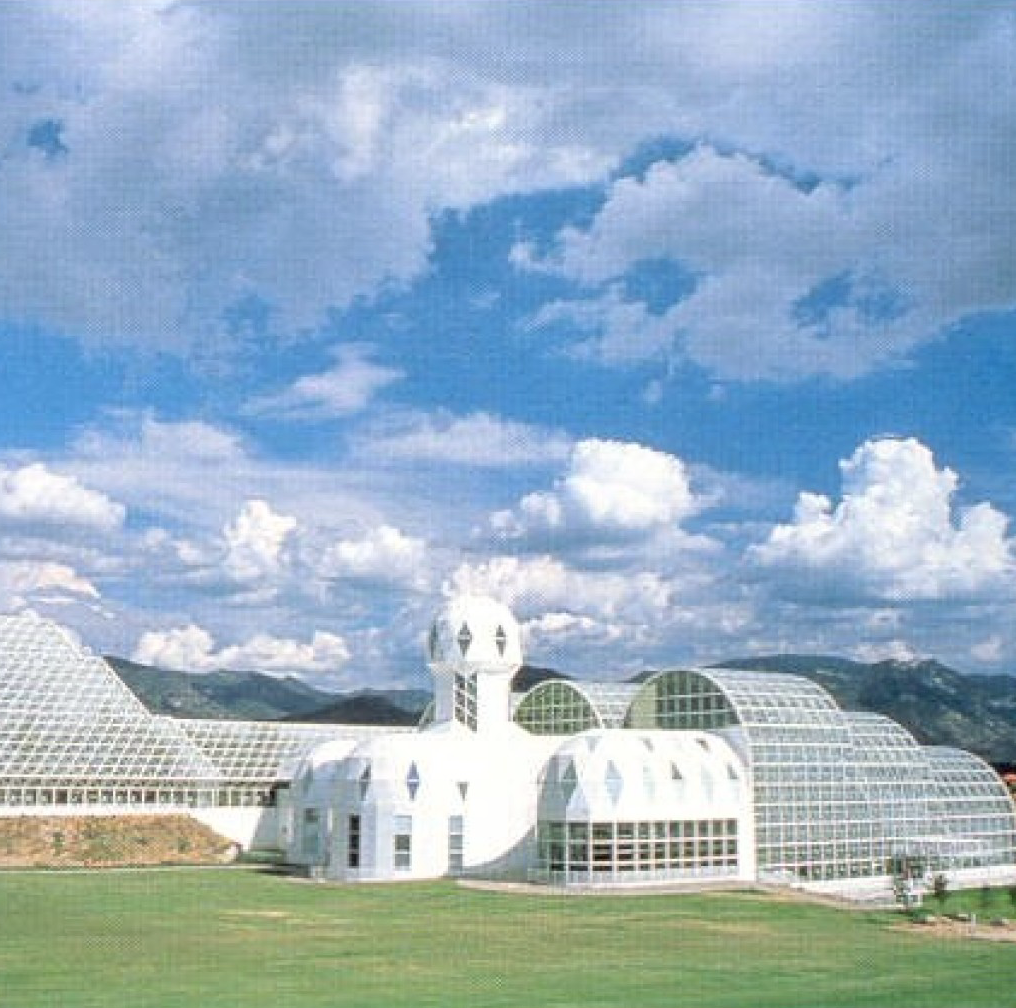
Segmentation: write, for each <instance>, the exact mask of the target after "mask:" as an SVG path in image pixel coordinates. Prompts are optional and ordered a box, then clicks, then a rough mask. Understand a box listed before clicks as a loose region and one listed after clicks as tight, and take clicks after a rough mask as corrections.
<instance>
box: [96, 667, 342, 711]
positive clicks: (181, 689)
mask: <svg viewBox="0 0 1016 1008" xmlns="http://www.w3.org/2000/svg"><path fill="white" fill-rule="evenodd" d="M106 662H107V663H108V664H109V666H110V667H111V668H112V669H113V671H114V672H116V674H117V675H118V676H119V677H120V678H121V679H122V680H123V681H124V682H125V683H126V684H127V686H128V687H129V688H130V689H131V691H132V692H133V693H134V694H135V696H137V698H138V699H139V700H140V701H141V702H142V703H143V704H144V705H145V706H146V707H147V708H148V709H149V710H150V711H151V712H152V713H153V714H166V715H169V716H171V717H187V718H225V719H229V720H250V721H274V720H277V719H279V718H284V717H290V716H293V715H301V714H309V713H310V712H311V711H315V710H319V709H320V708H322V707H324V706H325V705H326V704H328V703H331V702H332V701H333V700H334V699H335V694H334V693H327V692H325V691H324V690H319V689H315V688H314V687H313V686H308V685H307V683H305V682H304V681H303V680H302V679H298V678H297V677H296V676H285V677H278V676H269V675H264V674H263V673H260V672H203V673H201V674H200V675H197V674H195V673H193V672H174V671H172V670H170V669H158V668H152V667H151V666H149V665H139V664H138V663H137V662H131V661H127V660H126V659H124V658H114V657H107V658H106Z"/></svg>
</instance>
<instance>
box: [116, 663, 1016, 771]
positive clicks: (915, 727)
mask: <svg viewBox="0 0 1016 1008" xmlns="http://www.w3.org/2000/svg"><path fill="white" fill-rule="evenodd" d="M106 660H107V661H108V662H109V664H110V666H111V667H112V668H113V669H114V671H115V672H116V673H117V674H118V675H119V676H120V678H121V679H123V681H124V682H125V683H126V684H127V685H128V686H129V687H130V689H131V690H132V691H133V692H134V693H135V694H136V695H137V696H138V698H139V699H140V700H141V701H142V702H143V703H144V704H145V706H146V707H148V708H149V710H151V711H152V712H153V713H156V714H167V715H171V716H174V717H196V718H227V719H245V720H266V721H271V720H286V721H307V722H318V723H338V724H389V725H412V724H415V723H416V722H417V721H418V720H419V717H420V714H421V712H422V711H423V708H424V707H425V706H426V704H427V702H428V701H429V700H430V697H431V694H430V692H429V691H428V690H423V689H388V690H373V689H364V690H356V691H353V692H349V693H331V692H326V691H324V690H320V689H317V688H315V687H313V686H310V685H308V684H307V683H306V682H304V681H303V680H302V679H300V678H298V677H297V676H269V675H265V674H263V673H258V672H207V673H202V674H200V675H198V674H194V673H189V672H176V671H170V670H165V669H155V668H151V667H149V666H145V665H139V664H137V663H135V662H129V661H126V660H124V659H121V658H115V657H107V659H106ZM720 665H721V666H722V667H724V668H736V669H757V670H761V671H772V672H786V673H794V674H797V675H802V676H805V677H806V678H809V679H812V680H813V681H815V682H817V683H818V684H819V685H821V686H823V687H825V688H826V689H827V690H828V691H829V692H830V693H831V694H832V695H833V697H834V698H835V699H836V701H837V702H838V703H839V704H840V706H841V707H843V708H845V709H848V710H868V711H874V712H876V713H879V714H885V715H886V716H888V717H891V718H892V719H893V720H895V721H898V722H900V724H902V725H904V726H905V727H906V728H908V729H909V730H910V731H911V732H913V734H914V736H915V737H916V738H917V739H918V741H920V742H922V743H924V744H926V745H954V746H959V747H961V748H964V749H969V750H971V751H972V752H975V753H977V754H978V755H979V756H982V757H983V758H985V759H987V760H988V761H989V762H992V763H995V764H996V765H1008V764H1012V763H1016V676H1009V675H992V676H985V675H966V674H964V673H961V672H957V671H956V670H955V669H951V668H948V667H947V666H945V665H942V664H940V663H939V662H936V661H932V660H921V661H881V662H875V663H871V664H867V663H863V662H855V661H850V660H849V659H846V658H837V657H832V656H828V655H772V656H767V657H761V658H758V657H756V658H737V659H731V660H728V661H724V662H722V663H720ZM648 674H649V673H642V674H640V675H639V676H636V677H634V678H635V679H643V678H645V676H646V675H648ZM551 678H561V679H568V678H570V677H569V676H567V675H564V674H562V673H559V672H556V671H554V670H553V669H547V668H539V667H536V666H523V667H522V669H520V670H519V672H518V673H517V675H516V677H515V680H514V682H513V688H514V689H515V690H516V691H522V690H525V689H529V688H531V687H532V686H533V685H535V684H536V683H538V682H542V681H543V680H545V679H551Z"/></svg>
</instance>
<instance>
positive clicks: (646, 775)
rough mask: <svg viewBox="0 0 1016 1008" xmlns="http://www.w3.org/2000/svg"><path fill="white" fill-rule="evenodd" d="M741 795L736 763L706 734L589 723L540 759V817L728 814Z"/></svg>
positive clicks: (742, 787)
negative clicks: (588, 727)
mask: <svg viewBox="0 0 1016 1008" xmlns="http://www.w3.org/2000/svg"><path fill="white" fill-rule="evenodd" d="M747 801H748V790H747V787H746V781H745V774H744V772H743V767H742V764H741V761H740V760H739V759H738V757H737V755H736V754H735V753H734V751H733V749H731V747H730V746H729V745H728V744H727V742H726V741H725V740H724V739H722V738H720V737H719V736H717V735H712V734H709V733H707V732H695V731H685V732H661V731H646V732H641V731H631V730H624V731H621V730H609V729H594V730H591V731H586V732H582V733H581V734H579V735H576V736H573V737H572V738H570V739H569V740H568V741H567V742H564V743H563V744H562V745H561V746H559V747H558V749H557V750H556V751H555V753H554V755H553V757H552V758H551V759H550V761H549V763H548V764H547V767H546V771H545V774H544V780H543V785H542V788H541V792H540V799H539V802H540V818H541V819H571V818H575V819H590V820H596V819H604V820H611V819H617V820H621V819H625V820H655V819H684V818H732V817H735V816H737V815H738V814H739V813H740V811H741V810H742V808H743V807H744V806H745V804H746V803H747Z"/></svg>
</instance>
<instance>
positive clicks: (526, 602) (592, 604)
mask: <svg viewBox="0 0 1016 1008" xmlns="http://www.w3.org/2000/svg"><path fill="white" fill-rule="evenodd" d="M446 587H447V590H448V591H449V592H452V593H458V592H462V593H465V594H474V595H491V596H493V597H494V598H497V599H499V600H500V601H502V602H504V603H505V604H506V605H508V606H512V607H517V608H518V610H519V611H520V613H521V614H523V615H530V614H539V613H544V612H546V611H547V610H555V609H559V610H563V611H565V612H569V613H572V614H573V615H582V614H587V615H592V616H595V617H597V618H599V619H601V620H607V621H612V620H619V619H623V620H624V621H625V622H628V623H633V624H643V625H651V624H652V623H654V622H655V621H656V620H657V618H658V617H659V614H660V613H662V612H664V611H665V610H666V609H667V607H668V606H670V605H671V603H672V601H673V599H674V594H675V588H674V586H673V585H671V584H669V583H668V582H667V580H666V579H665V578H664V577H663V576H661V575H660V574H658V573H655V572H651V571H642V572H624V573H618V572H614V571H579V570H575V569H573V568H571V567H568V566H567V565H566V564H564V563H563V562H562V561H560V560H558V559H556V558H554V557H551V556H549V555H542V556H535V557H527V558H524V559H520V558H518V557H506V556H498V557H493V558H491V559H490V560H487V561H482V562H480V563H469V562H467V563H463V564H461V565H460V566H459V567H457V568H456V569H455V570H454V571H453V572H452V574H451V576H450V578H449V580H448V584H447V586H446Z"/></svg>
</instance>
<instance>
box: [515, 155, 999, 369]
mask: <svg viewBox="0 0 1016 1008" xmlns="http://www.w3.org/2000/svg"><path fill="white" fill-rule="evenodd" d="M878 184H880V183H876V182H870V183H869V182H868V181H862V182H859V183H857V184H856V185H854V186H846V185H839V184H836V183H830V182H822V183H818V184H816V185H814V186H809V187H802V186H801V185H800V184H798V183H797V182H795V181H794V180H792V179H790V178H788V177H786V176H784V175H780V174H778V173H776V172H775V171H774V170H772V169H771V168H769V167H767V166H766V165H765V164H764V163H763V161H762V160H761V159H756V158H751V157H748V156H746V155H744V154H739V153H720V152H719V151H717V150H715V149H713V148H711V147H708V146H701V147H699V148H697V149H696V150H694V151H692V152H691V153H689V154H687V155H686V156H684V157H682V158H680V159H678V160H677V161H674V162H669V161H661V162H657V163H656V164H654V165H653V166H652V167H651V168H650V169H649V170H648V171H647V172H646V174H645V176H644V177H641V178H634V177H625V178H621V179H618V180H617V181H616V182H614V183H613V185H612V186H611V188H610V191H609V193H608V197H607V200H606V202H605V203H604V205H603V207H602V208H601V209H600V211H599V212H598V213H597V215H596V216H595V218H594V219H593V221H592V223H591V224H590V225H589V227H588V228H586V229H584V230H579V229H577V228H574V227H568V228H565V229H564V230H563V231H562V232H561V233H560V235H559V241H558V247H557V249H556V250H555V251H554V252H552V253H551V255H550V257H549V258H548V259H547V260H545V261H544V262H543V263H542V264H541V268H553V267H555V266H556V268H557V269H559V270H560V271H561V272H563V273H564V274H566V275H567V276H569V277H572V278H574V279H576V280H578V281H580V282H582V283H584V284H587V285H602V284H606V285H607V286H606V289H604V290H602V291H599V292H597V293H594V294H592V295H590V296H588V297H587V298H585V299H577V300H576V299H573V300H569V301H560V302H556V303H553V304H549V305H545V306H544V307H543V308H542V309H540V310H539V311H538V312H537V313H536V314H535V315H534V317H533V319H532V321H531V325H533V326H536V327H547V326H552V325H555V324H560V323H562V322H564V323H567V324H568V325H569V326H571V327H572V328H573V329H575V330H577V331H578V333H580V334H581V339H580V341H579V343H578V345H577V351H578V352H581V353H583V354H584V355H587V356H592V357H594V358H595V359H597V360H600V361H602V362H603V363H605V364H626V363H632V362H638V361H642V360H647V359H652V358H656V357H660V356H664V357H668V356H670V355H677V356H679V357H684V358H687V359H690V360H692V361H694V362H696V363H698V364H700V365H702V366H704V367H706V368H707V369H709V370H710V371H711V372H713V373H715V374H717V375H719V376H720V377H723V378H733V379H754V378H772V379H796V378H800V377H802V376H808V375H814V374H829V375H833V376H835V377H838V378H852V377H856V376H857V375H859V374H864V373H865V372H867V371H869V370H871V369H872V368H873V367H875V366H877V365H879V364H883V363H885V362H886V361H889V360H892V359H894V358H900V357H901V356H903V355H904V354H905V353H906V352H907V351H908V350H909V349H910V348H911V347H912V346H913V345H914V344H915V343H916V342H918V341H919V340H922V339H928V338H930V337H931V336H933V335H934V334H935V332H936V331H937V330H938V329H939V328H940V327H941V326H943V325H945V324H947V323H948V322H950V321H953V320H954V319H955V318H957V317H959V316H961V315H963V314H965V313H966V312H968V311H971V310H975V309H976V308H978V307H983V305H980V304H978V303H975V302H973V301H971V300H970V299H969V298H968V299H967V300H964V301H962V302H961V301H960V300H956V301H954V303H952V304H950V305H948V306H946V305H941V306H940V307H939V308H934V307H933V305H934V304H935V303H936V302H937V301H939V300H940V298H939V291H940V288H939V285H938V284H937V283H936V282H935V281H931V282H930V283H929V284H928V285H927V286H926V287H925V286H923V285H922V284H919V283H918V282H917V277H916V274H915V273H914V271H913V270H912V269H910V268H909V261H908V262H904V261H902V260H898V261H893V262H892V263H890V262H889V260H888V258H887V256H886V254H885V246H886V244H887V242H886V237H885V230H886V225H885V220H884V218H885V214H886V213H888V212H889V210H890V207H889V205H888V204H887V205H886V206H881V205H875V204H876V203H880V201H881V199H882V197H881V196H876V195H875V193H874V190H876V189H877V186H878ZM911 233H912V229H911ZM935 244H937V245H938V246H939V247H940V246H941V240H940V238H939V237H935V238H934V239H933V238H932V237H931V236H930V235H929V236H928V241H927V246H926V247H925V248H924V253H925V254H930V253H931V249H932V246H933V245H935ZM660 259H662V260H669V261H671V262H673V263H675V264H678V265H679V266H680V268H681V269H682V270H684V271H685V272H686V273H688V274H689V275H691V276H694V277H695V278H696V282H695V286H694V289H693V290H692V291H691V292H690V293H687V294H683V293H677V294H675V297H674V302H675V303H674V304H672V305H671V306H670V307H669V308H667V309H666V310H665V311H662V312H656V313H652V312H649V311H648V309H647V307H646V306H645V305H644V304H643V303H642V302H640V301H638V300H632V299H628V298H625V297H624V296H623V295H622V294H621V292H620V290H619V288H618V285H617V283H616V281H617V280H618V279H619V278H621V277H624V276H625V274H626V273H627V272H628V271H629V270H630V269H631V268H632V267H634V266H636V265H637V264H638V263H640V262H642V261H646V260H660ZM822 291H826V292H827V293H828V292H830V291H835V297H834V298H833V301H832V303H831V304H822V305H820V306H817V307H816V308H815V309H814V310H813V311H811V312H809V311H807V310H805V308H803V307H802V306H807V305H808V304H809V299H815V300H816V302H821V301H822V297H820V296H819V292H822ZM1010 296H1011V297H1014V298H1016V286H1014V287H1013V289H1012V291H1011V292H1010Z"/></svg>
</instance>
